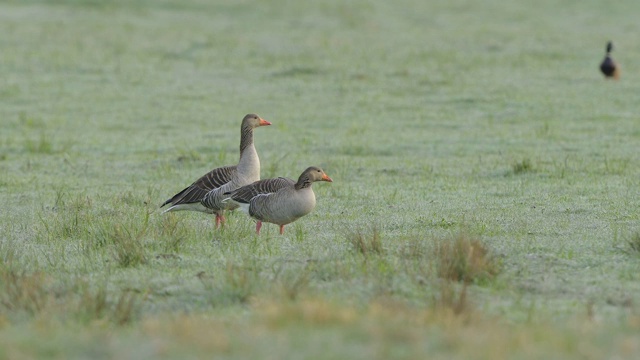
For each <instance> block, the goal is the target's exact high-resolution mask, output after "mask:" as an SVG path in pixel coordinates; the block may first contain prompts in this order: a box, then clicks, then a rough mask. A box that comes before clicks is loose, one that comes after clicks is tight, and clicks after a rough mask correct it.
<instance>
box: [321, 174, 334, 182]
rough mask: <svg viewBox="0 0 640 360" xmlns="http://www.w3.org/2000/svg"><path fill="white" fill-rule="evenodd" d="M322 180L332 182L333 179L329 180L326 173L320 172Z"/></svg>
mask: <svg viewBox="0 0 640 360" xmlns="http://www.w3.org/2000/svg"><path fill="white" fill-rule="evenodd" d="M322 180H323V181H328V182H333V180H331V178H330V177H329V176H328V175H327V174H322Z"/></svg>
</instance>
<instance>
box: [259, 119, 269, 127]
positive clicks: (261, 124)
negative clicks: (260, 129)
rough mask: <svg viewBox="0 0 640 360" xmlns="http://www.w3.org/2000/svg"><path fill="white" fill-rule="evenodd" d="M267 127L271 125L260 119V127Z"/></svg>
mask: <svg viewBox="0 0 640 360" xmlns="http://www.w3.org/2000/svg"><path fill="white" fill-rule="evenodd" d="M267 125H271V123H270V122H268V121H267V120H265V119H263V118H260V126H267Z"/></svg>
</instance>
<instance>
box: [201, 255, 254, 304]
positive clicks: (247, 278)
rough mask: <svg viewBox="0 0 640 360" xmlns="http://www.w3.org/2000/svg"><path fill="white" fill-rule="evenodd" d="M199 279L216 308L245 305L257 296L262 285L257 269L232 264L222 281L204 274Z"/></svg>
mask: <svg viewBox="0 0 640 360" xmlns="http://www.w3.org/2000/svg"><path fill="white" fill-rule="evenodd" d="M198 279H200V281H201V282H202V285H203V286H204V288H205V290H206V291H207V292H208V296H209V300H210V302H211V303H212V304H213V305H214V306H221V305H230V304H245V303H247V302H248V301H249V300H250V299H251V297H252V296H253V295H255V294H256V292H257V291H258V288H259V285H260V282H259V280H260V278H259V274H258V269H257V268H255V267H253V266H242V265H237V264H234V263H232V262H229V263H228V264H227V267H226V269H225V271H224V273H223V274H222V278H221V279H218V278H215V277H214V276H211V275H207V274H205V273H204V272H202V273H199V274H198Z"/></svg>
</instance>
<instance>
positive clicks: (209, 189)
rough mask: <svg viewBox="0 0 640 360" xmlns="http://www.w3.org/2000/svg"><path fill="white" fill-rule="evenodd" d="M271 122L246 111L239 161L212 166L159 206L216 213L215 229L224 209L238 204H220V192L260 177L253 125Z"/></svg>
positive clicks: (229, 208) (241, 129) (221, 219)
mask: <svg viewBox="0 0 640 360" xmlns="http://www.w3.org/2000/svg"><path fill="white" fill-rule="evenodd" d="M266 125H271V123H270V122H268V121H266V120H264V119H263V118H261V117H260V116H258V115H256V114H248V115H246V116H245V117H244V119H242V125H241V126H240V160H239V161H238V165H233V166H223V167H219V168H216V169H213V170H211V171H210V172H208V173H207V174H205V175H204V176H202V177H201V178H200V179H198V180H196V181H195V182H194V183H193V184H191V185H190V186H189V187H187V188H185V189H184V190H182V191H180V192H179V193H177V194H176V195H174V196H173V197H172V198H171V199H169V200H167V201H165V202H164V204H162V205H161V206H160V207H164V206H165V205H169V207H168V208H167V209H166V210H165V211H163V213H166V212H168V211H179V210H191V211H201V212H205V213H209V214H216V229H217V228H218V227H219V226H220V223H224V221H225V219H224V215H223V214H224V210H233V209H235V208H237V206H234V204H222V194H224V193H225V192H229V191H233V190H235V189H237V188H239V187H241V186H244V185H247V184H251V183H252V182H254V181H256V180H259V179H260V159H259V158H258V153H257V152H256V148H255V146H254V145H253V129H255V128H257V127H259V126H266Z"/></svg>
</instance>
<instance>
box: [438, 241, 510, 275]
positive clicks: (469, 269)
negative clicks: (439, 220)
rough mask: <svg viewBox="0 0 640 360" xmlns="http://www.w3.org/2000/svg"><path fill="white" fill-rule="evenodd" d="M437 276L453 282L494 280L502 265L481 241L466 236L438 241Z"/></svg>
mask: <svg viewBox="0 0 640 360" xmlns="http://www.w3.org/2000/svg"><path fill="white" fill-rule="evenodd" d="M433 255H434V257H435V261H436V267H437V274H438V276H439V277H441V278H443V279H447V280H452V281H462V282H465V283H473V282H478V281H485V280H490V279H492V278H494V277H495V276H496V275H498V273H499V272H500V268H501V264H500V262H499V261H498V259H497V258H495V257H494V256H492V255H491V254H490V252H489V249H488V248H487V247H486V245H485V244H483V243H482V242H481V241H480V240H478V239H474V238H471V237H469V236H468V235H465V234H458V235H457V236H455V237H453V238H444V239H439V240H437V241H436V244H435V248H434V254H433Z"/></svg>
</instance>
